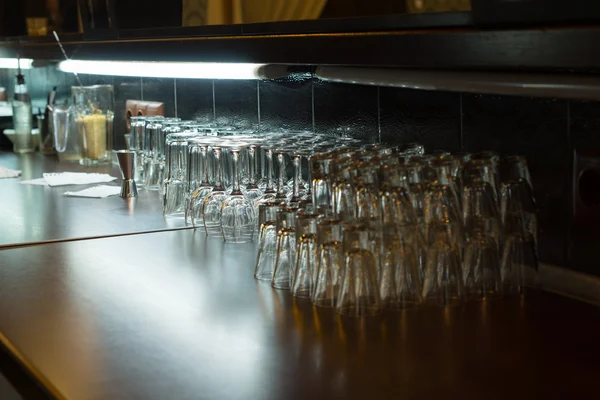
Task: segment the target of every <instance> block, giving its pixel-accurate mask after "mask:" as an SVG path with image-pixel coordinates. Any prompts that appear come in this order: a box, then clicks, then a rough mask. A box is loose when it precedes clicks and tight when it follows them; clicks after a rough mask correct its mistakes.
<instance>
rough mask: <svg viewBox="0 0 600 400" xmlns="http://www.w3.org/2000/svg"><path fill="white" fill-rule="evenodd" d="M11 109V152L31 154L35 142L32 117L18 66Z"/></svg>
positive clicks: (28, 99) (27, 95) (29, 100)
mask: <svg viewBox="0 0 600 400" xmlns="http://www.w3.org/2000/svg"><path fill="white" fill-rule="evenodd" d="M12 109H13V118H12V119H13V127H14V129H15V136H14V140H13V150H14V152H15V153H32V152H34V151H35V142H34V140H33V134H32V128H33V126H32V125H33V115H32V113H31V97H30V96H29V92H28V91H27V85H26V84H25V77H24V76H23V74H21V68H20V65H19V72H18V75H17V83H16V85H15V95H14V98H13V101H12Z"/></svg>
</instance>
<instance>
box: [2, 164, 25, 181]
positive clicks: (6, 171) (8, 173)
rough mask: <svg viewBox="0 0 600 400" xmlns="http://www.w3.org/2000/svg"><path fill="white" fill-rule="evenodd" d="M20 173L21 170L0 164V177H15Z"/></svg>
mask: <svg viewBox="0 0 600 400" xmlns="http://www.w3.org/2000/svg"><path fill="white" fill-rule="evenodd" d="M19 175H21V171H17V170H14V169H10V168H6V167H3V166H2V165H0V179H1V178H16V177H18V176H19Z"/></svg>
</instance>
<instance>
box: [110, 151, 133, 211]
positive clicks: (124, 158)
mask: <svg viewBox="0 0 600 400" xmlns="http://www.w3.org/2000/svg"><path fill="white" fill-rule="evenodd" d="M115 154H116V155H117V158H118V159H119V167H120V168H121V174H122V175H123V183H121V197H122V198H124V199H126V198H128V197H136V196H137V195H138V192H137V187H136V186H135V181H134V180H133V173H134V171H135V157H136V154H135V151H132V150H116V151H115Z"/></svg>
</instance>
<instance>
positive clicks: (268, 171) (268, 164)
mask: <svg viewBox="0 0 600 400" xmlns="http://www.w3.org/2000/svg"><path fill="white" fill-rule="evenodd" d="M265 157H266V159H267V160H266V161H267V162H266V165H265V173H266V177H267V187H266V188H265V193H275V190H274V189H273V150H266V151H265Z"/></svg>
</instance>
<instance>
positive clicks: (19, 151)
mask: <svg viewBox="0 0 600 400" xmlns="http://www.w3.org/2000/svg"><path fill="white" fill-rule="evenodd" d="M13 151H14V152H15V153H17V154H27V153H34V152H35V149H23V148H15V147H13Z"/></svg>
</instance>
